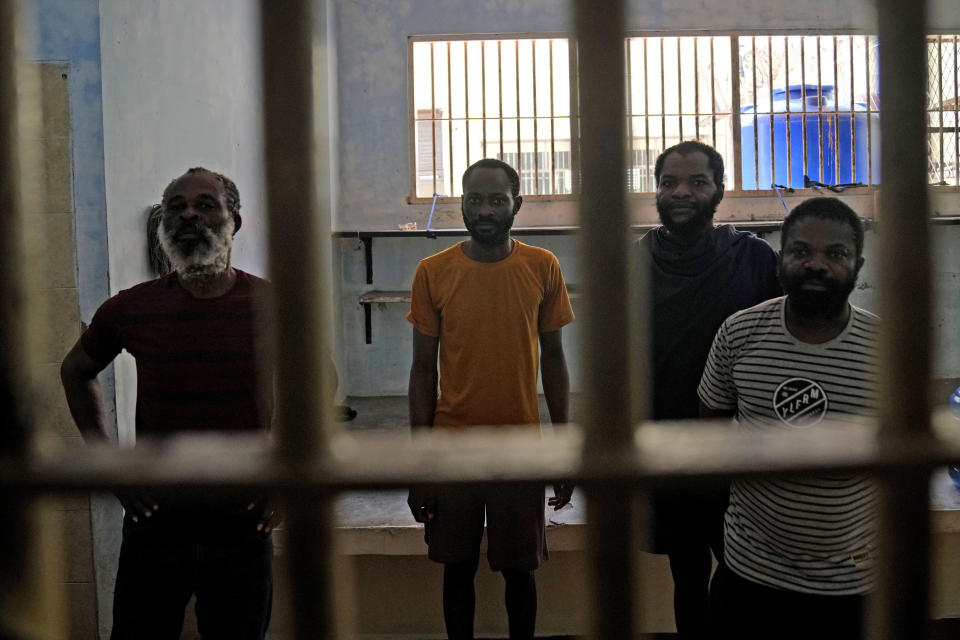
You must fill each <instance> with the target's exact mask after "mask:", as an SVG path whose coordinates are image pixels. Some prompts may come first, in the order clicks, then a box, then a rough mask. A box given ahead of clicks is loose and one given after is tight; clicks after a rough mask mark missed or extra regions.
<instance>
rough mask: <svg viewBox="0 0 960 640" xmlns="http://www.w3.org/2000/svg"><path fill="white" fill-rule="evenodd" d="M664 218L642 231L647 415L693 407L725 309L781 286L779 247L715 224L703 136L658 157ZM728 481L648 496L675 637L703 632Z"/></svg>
mask: <svg viewBox="0 0 960 640" xmlns="http://www.w3.org/2000/svg"><path fill="white" fill-rule="evenodd" d="M654 176H655V178H656V181H657V212H658V214H659V216H660V222H661V223H662V226H660V227H657V228H656V229H654V230H652V231H650V232H649V233H647V234H646V235H644V236H643V237H642V238H641V239H640V241H639V242H640V248H641V255H642V256H644V257H645V258H646V259H647V260H648V261H649V264H650V270H651V272H650V273H651V294H652V297H653V397H654V401H653V419H654V420H683V419H696V418H698V417H699V399H698V397H697V386H698V384H699V382H700V377H701V375H702V374H703V368H704V365H705V364H706V361H707V354H708V353H709V351H710V345H711V344H712V342H713V337H714V335H715V334H716V332H717V329H719V328H720V325H721V324H722V323H723V321H724V320H726V319H727V317H728V316H730V315H731V314H733V313H734V312H736V311H739V310H741V309H746V308H748V307H752V306H753V305H755V304H758V303H760V302H763V301H764V300H767V299H769V298H772V297H775V296H778V295H781V290H780V285H779V283H778V281H777V273H776V271H777V256H776V253H775V252H774V250H773V249H772V248H771V247H770V245H768V244H767V243H766V242H765V241H763V240H761V239H760V238H757V237H756V236H755V235H754V234H752V233H749V232H746V231H737V230H736V229H735V228H734V227H733V226H731V225H720V226H714V225H713V216H714V213H715V212H716V210H717V205H719V203H720V201H721V200H722V199H723V159H722V158H721V157H720V154H719V153H717V151H716V150H715V149H713V148H712V147H710V146H708V145H705V144H703V143H700V142H693V141H687V142H681V143H680V144H678V145H675V146H673V147H671V148H669V149H667V150H666V151H664V152H663V153H662V154H661V155H660V157H658V158H657V162H656V166H655V168H654ZM727 495H728V492H727V488H726V487H725V486H724V487H722V488H719V489H717V490H704V489H698V490H695V491H693V490H691V491H682V490H677V491H672V490H667V491H658V492H657V493H656V494H655V495H654V496H653V498H652V513H651V522H652V525H653V527H652V529H653V532H652V533H653V541H652V542H653V549H652V550H653V551H654V552H657V553H666V554H667V555H668V556H669V558H670V570H671V572H672V574H673V581H674V614H675V617H676V621H677V631H678V632H679V634H680V637H681V638H684V639H687V638H703V637H706V634H707V629H708V621H709V595H708V584H709V580H710V567H711V563H710V550H711V548H712V549H713V552H714V555H716V556H717V559H718V560H720V559H721V557H722V553H723V550H722V545H723V512H724V510H725V509H726V501H727Z"/></svg>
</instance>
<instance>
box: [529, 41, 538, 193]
mask: <svg viewBox="0 0 960 640" xmlns="http://www.w3.org/2000/svg"><path fill="white" fill-rule="evenodd" d="M530 69H531V73H532V74H533V82H532V83H531V84H532V85H533V86H532V89H533V183H534V189H533V191H534V193H536V194H537V195H540V144H539V142H540V141H539V140H538V139H537V131H538V127H537V114H538V113H539V111H538V109H537V41H536V40H530Z"/></svg>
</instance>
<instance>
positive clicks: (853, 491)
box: [699, 297, 879, 595]
mask: <svg viewBox="0 0 960 640" xmlns="http://www.w3.org/2000/svg"><path fill="white" fill-rule="evenodd" d="M784 300H785V298H783V297H781V298H775V299H773V300H768V301H767V302H763V303H761V304H759V305H757V306H755V307H752V308H750V309H745V310H743V311H740V312H738V313H736V314H734V315H732V316H730V318H728V319H727V320H726V322H724V324H723V326H721V327H720V330H719V331H718V332H717V336H716V338H715V339H714V343H713V347H712V348H711V350H710V356H709V358H708V360H707V366H706V369H705V370H704V372H703V378H702V380H701V381H700V388H699V395H700V399H701V400H702V401H703V402H704V404H706V405H707V406H708V407H710V408H712V409H716V410H731V409H735V410H736V412H737V419H738V422H739V428H740V429H742V430H743V431H746V432H763V431H770V430H778V429H779V430H782V429H803V428H809V427H812V426H814V425H816V424H817V423H819V422H821V421H822V420H825V419H826V420H830V421H834V422H843V421H845V420H851V421H852V420H855V419H857V418H853V416H863V415H871V414H873V413H874V410H875V407H876V367H877V362H876V358H877V346H878V345H877V340H878V331H879V326H878V325H879V322H878V319H877V317H876V316H874V315H873V314H871V313H869V312H867V311H864V310H862V309H858V308H857V307H854V306H852V305H851V314H850V320H849V322H848V323H847V326H846V327H845V328H844V330H843V332H842V333H840V335H839V336H837V337H836V338H834V339H833V340H830V341H829V342H826V343H823V344H808V343H805V342H801V341H799V340H797V339H796V338H794V337H793V336H792V335H791V334H790V333H789V332H788V331H787V329H786V324H785V320H784ZM876 501H877V493H876V490H875V487H874V485H873V483H872V482H870V480H869V478H868V477H867V476H865V475H863V474H854V473H830V474H826V473H820V474H814V475H806V476H803V477H797V478H775V479H765V480H742V481H736V482H734V483H733V484H732V485H731V488H730V506H729V508H728V509H727V513H726V517H725V521H724V542H725V558H726V562H727V565H728V566H729V567H730V569H732V570H733V571H735V572H736V573H738V574H739V575H741V576H742V577H744V578H747V579H748V580H752V581H753V582H757V583H760V584H762V585H766V586H769V587H774V588H779V589H788V590H791V591H799V592H803V593H813V594H821V595H849V594H858V593H865V592H867V591H869V590H870V588H871V586H872V583H873V559H874V557H875V551H876V528H875V522H874V511H875V508H876Z"/></svg>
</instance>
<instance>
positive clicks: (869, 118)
mask: <svg viewBox="0 0 960 640" xmlns="http://www.w3.org/2000/svg"><path fill="white" fill-rule="evenodd" d="M878 1H879V0H878ZM863 50H864V55H865V56H866V58H867V60H866V62H867V64H866V73H867V78H866V80H867V184H873V101H872V100H871V99H870V36H867V37H866V46H865V47H864V48H863Z"/></svg>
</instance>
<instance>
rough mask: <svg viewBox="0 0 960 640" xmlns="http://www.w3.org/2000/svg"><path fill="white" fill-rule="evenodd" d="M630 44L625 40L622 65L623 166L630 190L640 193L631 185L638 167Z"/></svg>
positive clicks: (635, 186) (630, 39)
mask: <svg viewBox="0 0 960 640" xmlns="http://www.w3.org/2000/svg"><path fill="white" fill-rule="evenodd" d="M632 42H633V38H627V39H626V52H625V54H624V57H623V59H624V65H625V68H626V69H625V71H624V75H625V76H626V78H627V90H626V93H625V95H624V101H625V103H626V112H627V151H628V152H629V153H628V154H627V161H626V163H625V165H626V170H627V172H628V173H629V174H630V177H631V180H630V190H631V191H641V190H642V189H640V188H639V187H638V186H637V185H635V184H633V180H632V178H633V175H634V164H635V163H636V164H637V166H638V167H639V163H638V162H637V157H636V154H635V153H634V150H633V77H632V76H631V75H630V69H631V67H632V65H631V64H630V54H631V44H632Z"/></svg>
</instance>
